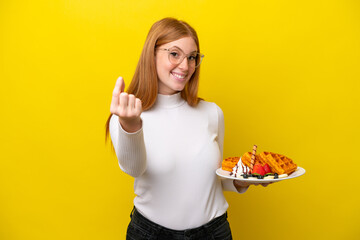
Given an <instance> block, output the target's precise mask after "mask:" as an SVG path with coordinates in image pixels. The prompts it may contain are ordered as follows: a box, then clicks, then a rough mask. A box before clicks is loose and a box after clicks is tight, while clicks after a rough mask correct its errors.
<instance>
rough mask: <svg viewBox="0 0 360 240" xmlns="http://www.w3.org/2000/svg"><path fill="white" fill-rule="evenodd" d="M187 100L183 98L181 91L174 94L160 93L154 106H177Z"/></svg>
mask: <svg viewBox="0 0 360 240" xmlns="http://www.w3.org/2000/svg"><path fill="white" fill-rule="evenodd" d="M184 103H185V100H184V99H182V98H181V92H178V93H175V94H172V95H163V94H160V93H159V94H158V95H157V98H156V102H155V105H154V107H160V108H175V107H179V106H181V105H183V104H184Z"/></svg>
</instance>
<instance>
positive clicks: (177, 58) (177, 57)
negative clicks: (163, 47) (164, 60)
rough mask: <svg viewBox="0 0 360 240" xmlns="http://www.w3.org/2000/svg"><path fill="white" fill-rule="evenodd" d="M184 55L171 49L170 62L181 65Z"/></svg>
mask: <svg viewBox="0 0 360 240" xmlns="http://www.w3.org/2000/svg"><path fill="white" fill-rule="evenodd" d="M183 55H184V54H183V53H182V52H181V51H179V50H177V49H169V61H170V62H171V63H172V64H179V63H180V62H181V60H182V59H183V57H184V56H183Z"/></svg>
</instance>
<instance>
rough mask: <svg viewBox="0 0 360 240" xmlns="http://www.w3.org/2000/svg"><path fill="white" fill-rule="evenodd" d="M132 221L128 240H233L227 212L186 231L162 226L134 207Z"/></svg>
mask: <svg viewBox="0 0 360 240" xmlns="http://www.w3.org/2000/svg"><path fill="white" fill-rule="evenodd" d="M130 217H131V221H130V224H129V226H128V229H127V234H126V239H127V240H142V239H144V240H145V239H146V240H153V239H158V240H161V239H163V240H165V239H166V240H180V239H184V240H185V239H186V240H188V239H194V240H195V239H196V240H205V239H206V240H232V236H231V230H230V225H229V222H228V220H227V213H224V214H223V215H222V216H220V217H217V218H215V219H213V220H211V221H210V222H209V223H207V224H205V225H203V226H200V227H198V228H192V229H188V230H184V231H177V230H172V229H169V228H165V227H163V226H160V225H158V224H156V223H154V222H152V221H150V220H149V219H147V218H145V217H144V216H142V215H141V214H140V213H139V212H138V211H137V210H136V208H135V207H134V209H133V211H132V212H131V215H130Z"/></svg>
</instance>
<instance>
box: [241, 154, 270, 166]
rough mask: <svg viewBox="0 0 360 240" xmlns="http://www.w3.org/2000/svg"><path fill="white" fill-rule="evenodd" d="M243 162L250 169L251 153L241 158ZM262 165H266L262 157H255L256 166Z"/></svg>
mask: <svg viewBox="0 0 360 240" xmlns="http://www.w3.org/2000/svg"><path fill="white" fill-rule="evenodd" d="M241 162H242V163H243V164H244V165H245V166H247V167H249V168H250V164H251V152H246V153H244V155H242V157H241ZM258 163H259V164H261V165H264V164H265V163H266V162H265V161H264V160H263V159H262V158H261V157H260V155H259V154H256V155H255V163H254V164H258Z"/></svg>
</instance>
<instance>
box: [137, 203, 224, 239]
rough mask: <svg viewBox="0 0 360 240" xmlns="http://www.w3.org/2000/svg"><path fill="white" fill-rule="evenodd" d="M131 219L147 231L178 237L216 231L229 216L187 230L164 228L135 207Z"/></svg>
mask: <svg viewBox="0 0 360 240" xmlns="http://www.w3.org/2000/svg"><path fill="white" fill-rule="evenodd" d="M130 217H131V218H132V219H133V218H134V220H135V221H136V222H139V223H141V226H142V227H143V228H145V229H147V230H155V231H165V232H170V233H172V234H176V235H184V234H193V233H196V232H198V231H201V230H205V231H211V230H214V229H216V228H217V227H218V226H220V225H221V223H223V222H225V221H227V217H228V215H227V212H225V213H224V214H223V215H221V216H219V217H216V218H214V219H213V220H211V221H210V222H208V223H206V224H204V225H202V226H200V227H197V228H191V229H186V230H173V229H169V228H166V227H163V226H161V225H159V224H157V223H154V222H152V221H151V220H149V219H147V218H146V217H144V216H143V215H141V213H140V212H139V211H137V210H136V208H135V207H134V208H133V210H132V212H131V214H130Z"/></svg>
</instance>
